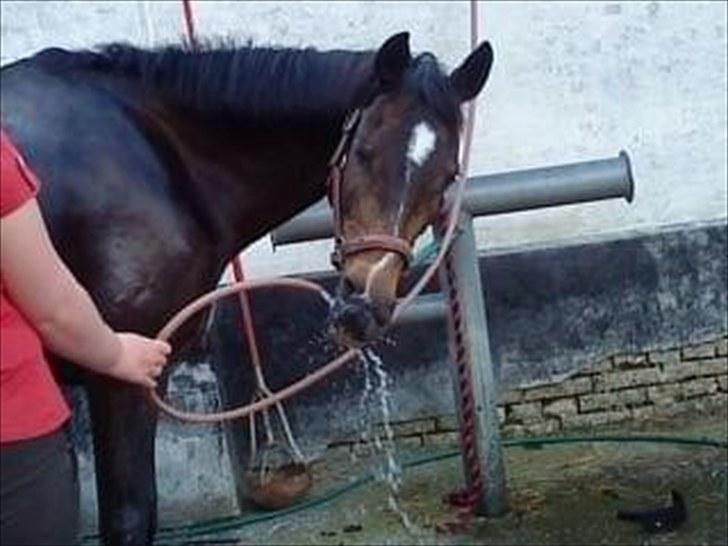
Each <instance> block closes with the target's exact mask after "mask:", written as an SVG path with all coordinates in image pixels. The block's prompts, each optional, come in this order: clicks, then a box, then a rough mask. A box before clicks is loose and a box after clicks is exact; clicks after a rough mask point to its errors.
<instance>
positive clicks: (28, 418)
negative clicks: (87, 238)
mask: <svg viewBox="0 0 728 546" xmlns="http://www.w3.org/2000/svg"><path fill="white" fill-rule="evenodd" d="M0 135H1V136H0V148H1V149H2V154H1V155H0V157H1V158H2V161H0V166H1V169H2V170H1V171H0V172H1V173H2V174H1V175H0V184H1V186H0V187H1V188H2V191H0V216H2V217H3V218H4V217H5V216H6V215H8V214H10V213H12V212H13V211H14V210H16V209H17V208H18V207H20V206H21V205H23V204H24V203H26V202H27V201H28V200H30V199H32V198H34V197H35V195H36V194H37V193H38V181H37V179H36V178H35V176H34V175H33V173H32V172H31V171H30V170H29V169H28V167H27V166H26V165H25V162H24V161H23V159H22V157H21V156H20V154H19V153H18V151H17V150H16V149H15V147H14V146H13V144H12V142H11V141H10V138H9V137H8V135H7V134H6V133H5V132H4V131H0ZM69 416H70V411H69V409H68V405H67V404H66V402H65V400H64V398H63V395H62V394H61V390H60V388H59V387H58V385H57V384H56V382H55V380H54V379H53V375H52V374H51V370H50V368H49V366H48V362H47V361H46V359H45V357H44V355H43V346H42V344H41V340H40V337H39V335H38V333H37V332H36V331H35V329H34V328H33V327H32V326H31V325H30V323H29V322H28V321H27V320H26V319H25V317H24V316H23V315H22V314H21V312H20V311H19V310H18V308H17V307H16V306H15V305H14V304H13V301H12V300H11V299H10V297H9V296H8V293H7V292H6V291H5V286H4V284H3V282H2V278H1V277H0V443H5V442H13V441H17V440H27V439H30V438H36V437H38V436H43V435H44V434H48V433H50V432H53V431H54V430H56V429H58V428H60V427H61V425H63V423H64V422H65V421H66V420H67V419H68V417H69Z"/></svg>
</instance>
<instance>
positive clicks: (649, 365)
mask: <svg viewBox="0 0 728 546" xmlns="http://www.w3.org/2000/svg"><path fill="white" fill-rule="evenodd" d="M501 400H502V402H501V404H500V405H499V407H498V415H499V418H500V423H501V431H502V433H503V436H504V437H516V436H526V435H545V434H552V433H558V432H560V431H570V430H578V429H583V428H592V427H598V426H602V425H610V424H614V423H623V422H626V421H644V420H647V419H651V418H669V417H671V416H675V415H677V414H683V413H689V412H697V411H705V410H707V411H710V410H714V409H717V408H721V407H722V408H725V407H726V404H727V402H728V335H726V336H723V337H721V338H718V339H715V340H713V341H709V342H706V343H701V344H699V345H692V346H686V347H682V348H674V349H670V350H666V351H649V352H644V353H637V354H618V355H613V356H610V357H608V358H605V359H603V360H600V361H598V362H594V363H592V364H591V365H589V366H587V367H586V368H584V369H583V370H581V371H580V372H579V373H578V374H576V375H574V376H573V377H571V378H569V379H567V380H565V381H563V382H560V383H558V384H549V385H539V386H536V387H529V388H516V389H511V390H508V391H506V392H504V393H502V396H501ZM392 429H393V431H394V435H395V437H396V438H397V440H398V442H401V443H403V444H405V445H423V444H456V443H457V441H458V424H457V419H456V418H455V416H454V415H445V416H438V417H428V418H425V419H417V420H413V421H406V422H398V423H392ZM354 445H356V440H353V439H350V438H343V439H339V440H337V441H335V442H332V444H331V445H330V447H331V448H336V449H351V447H352V446H354Z"/></svg>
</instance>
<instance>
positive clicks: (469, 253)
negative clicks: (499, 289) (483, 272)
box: [440, 213, 507, 516]
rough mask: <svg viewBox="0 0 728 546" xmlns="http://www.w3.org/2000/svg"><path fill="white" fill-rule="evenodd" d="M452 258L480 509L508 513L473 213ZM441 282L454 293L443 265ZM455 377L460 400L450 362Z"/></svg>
mask: <svg viewBox="0 0 728 546" xmlns="http://www.w3.org/2000/svg"><path fill="white" fill-rule="evenodd" d="M450 252H451V259H452V264H453V266H454V270H455V276H454V277H455V283H456V286H455V287H454V288H455V289H456V292H457V294H458V301H459V304H460V315H461V317H462V321H463V324H464V329H465V336H464V340H462V343H465V344H466V348H465V349H466V354H467V355H468V358H469V360H470V374H471V384H472V389H473V398H474V400H473V401H474V403H475V430H476V445H477V453H478V464H479V465H480V470H481V475H482V478H483V486H484V495H483V504H482V506H479V507H477V512H478V513H480V514H483V515H488V516H499V515H502V514H504V513H505V512H506V510H507V503H506V479H505V465H504V462H503V449H502V445H501V439H500V430H499V424H498V411H497V404H498V385H497V384H496V378H495V373H494V371H493V362H492V360H491V354H490V342H489V339H488V324H487V320H486V312H485V304H484V299H483V291H482V285H481V278H480V270H479V267H478V256H477V249H476V246H475V235H474V232H473V220H472V217H471V216H470V214H468V213H462V214H461V215H460V219H459V223H458V233H457V236H456V237H455V239H454V240H453V243H452V248H451V250H450ZM440 284H441V286H442V287H443V288H444V289H445V290H446V291H447V292H448V293H450V291H451V288H452V287H451V286H449V279H448V276H447V274H446V271H445V268H444V267H441V268H440ZM448 320H449V323H450V327H449V328H448V331H449V337H450V347H451V350H452V352H453V353H454V352H455V349H456V345H455V344H456V336H455V331H454V328H453V317H452V316H449V319H448ZM450 368H451V370H452V377H453V388H454V390H455V400H456V401H457V400H461V399H462V392H461V383H460V380H459V377H458V372H457V368H456V366H455V365H454V364H453V365H451V366H450ZM456 405H457V406H458V419H459V421H460V426H461V428H462V426H463V421H462V415H461V412H460V408H459V405H460V404H456ZM463 457H464V459H463V461H464V463H465V464H464V467H465V473H466V478H467V480H468V482H469V483H468V485H471V484H472V476H471V475H470V468H469V466H470V465H469V464H468V463H467V461H466V460H465V453H463Z"/></svg>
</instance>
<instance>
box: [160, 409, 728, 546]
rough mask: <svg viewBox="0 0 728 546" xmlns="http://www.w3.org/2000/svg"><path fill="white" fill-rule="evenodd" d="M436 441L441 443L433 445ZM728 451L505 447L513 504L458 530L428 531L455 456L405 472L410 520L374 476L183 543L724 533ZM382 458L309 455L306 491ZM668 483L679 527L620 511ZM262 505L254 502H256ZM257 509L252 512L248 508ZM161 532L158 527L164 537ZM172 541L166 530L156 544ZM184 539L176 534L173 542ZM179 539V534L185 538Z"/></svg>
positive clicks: (406, 455) (662, 497)
mask: <svg viewBox="0 0 728 546" xmlns="http://www.w3.org/2000/svg"><path fill="white" fill-rule="evenodd" d="M725 419H726V415H725V412H721V414H720V415H714V416H712V417H704V416H701V417H696V416H692V417H691V418H690V419H682V420H670V421H668V422H663V423H659V422H652V423H648V424H644V425H642V426H641V428H642V429H643V430H639V429H637V428H636V427H635V425H632V428H631V429H630V430H624V429H622V430H619V429H601V430H599V431H593V432H595V433H597V434H603V433H637V432H648V431H649V432H655V433H660V432H661V433H666V434H672V435H684V436H691V437H696V436H697V437H700V436H706V437H711V438H723V439H726V420H725ZM440 452H443V449H442V448H441V449H440ZM434 453H436V452H435V451H434V450H433V449H432V448H429V449H428V448H419V449H417V448H407V449H404V448H402V449H400V450H399V451H398V458H399V460H400V462H401V461H407V460H412V459H414V458H417V457H422V456H426V455H432V454H434ZM726 455H727V452H726V450H723V449H717V448H703V447H689V446H687V447H686V446H674V445H666V444H641V443H640V444H596V443H587V444H570V445H558V446H545V447H543V448H542V449H526V448H522V447H513V448H508V449H507V450H506V464H507V470H508V485H509V491H510V507H511V510H510V512H509V513H508V514H507V515H506V516H504V517H502V518H498V519H484V518H479V519H476V520H475V521H474V524H473V525H472V528H471V529H469V530H468V531H467V532H465V533H464V534H459V535H444V534H439V533H437V532H435V531H434V528H435V526H436V525H437V524H438V523H442V522H444V521H446V520H448V519H449V518H451V517H452V514H453V512H452V510H451V509H450V508H449V507H448V506H446V505H445V504H443V502H442V496H443V494H445V493H447V492H448V491H451V490H453V489H454V488H456V487H457V486H458V485H460V484H461V483H462V468H461V462H460V458H459V457H451V458H448V459H444V460H441V461H438V462H434V463H431V464H427V465H422V466H418V467H416V468H408V469H405V471H404V476H403V485H402V489H401V491H400V495H399V505H400V507H401V509H402V510H403V511H404V512H405V513H406V514H407V517H408V518H409V520H410V521H411V522H412V524H413V525H412V528H411V529H409V530H408V529H407V528H405V526H404V525H403V524H402V521H401V517H400V516H399V515H397V514H396V513H395V512H394V511H393V510H392V509H391V508H390V507H389V506H388V497H389V492H390V490H389V488H388V486H387V485H386V483H383V482H379V483H377V482H371V483H369V484H367V485H364V486H362V487H358V488H355V489H353V490H351V491H349V492H347V493H345V494H343V495H341V496H339V497H337V498H335V499H333V500H331V501H329V502H327V503H324V504H321V505H318V506H314V507H310V508H308V509H305V510H302V511H299V512H296V513H294V514H289V515H284V516H280V517H275V518H273V519H270V520H268V521H265V522H261V523H255V524H250V525H246V526H243V527H240V528H238V529H234V530H230V531H227V532H225V533H220V534H217V535H208V536H207V537H196V538H194V539H190V540H188V541H187V543H195V541H197V542H196V543H206V544H207V543H212V542H213V541H217V542H223V543H230V544H331V545H333V544H337V545H339V544H352V545H354V544H413V543H417V544H654V545H673V544H674V545H677V544H711V545H712V544H728V539H727V538H726V537H728V519H727V517H726V513H727V509H728V500H727V497H726V487H727V485H728V479H727V475H728V462H727V459H726ZM377 461H381V457H380V458H379V459H377V458H376V457H374V458H371V457H359V458H357V460H356V461H352V460H351V459H350V457H349V456H347V455H338V456H335V457H330V458H328V459H327V460H324V461H320V462H318V463H316V464H315V465H314V472H315V476H316V485H315V486H314V489H313V490H312V491H311V493H310V495H309V497H308V499H307V500H310V499H312V498H314V499H315V498H317V497H318V496H319V495H322V494H325V493H326V492H329V491H332V490H335V489H337V487H339V486H341V485H342V484H346V483H348V482H350V481H352V479H353V478H355V477H359V476H362V475H366V474H369V473H371V472H372V468H373V465H375V464H376V463H377ZM670 489H677V490H679V491H680V492H681V493H682V494H683V496H684V498H685V500H686V502H687V505H688V513H689V516H688V520H687V522H686V523H685V524H684V525H683V526H682V527H681V528H679V529H678V530H677V531H674V532H671V533H665V534H660V535H651V536H647V535H644V534H642V532H641V531H640V529H639V528H638V527H636V526H635V525H633V524H630V523H626V522H622V521H618V520H617V519H616V517H615V513H616V510H617V509H619V508H630V507H642V506H651V505H661V504H663V503H665V502H667V498H668V497H667V496H668V494H669V490H670ZM258 514H260V513H258ZM248 515H250V516H253V517H255V515H256V514H255V513H254V512H253V513H250V514H248ZM160 538H161V537H160ZM165 543H167V542H166V541H165V540H164V539H163V538H162V540H160V544H165ZM176 543H177V544H179V543H180V542H176ZM182 543H184V542H182Z"/></svg>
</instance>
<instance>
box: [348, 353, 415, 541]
mask: <svg viewBox="0 0 728 546" xmlns="http://www.w3.org/2000/svg"><path fill="white" fill-rule="evenodd" d="M360 361H361V365H362V369H363V371H364V389H363V392H362V396H361V398H360V399H359V415H360V425H361V428H360V430H361V435H360V441H361V442H362V443H365V444H368V445H370V446H373V447H374V455H375V462H374V468H375V476H376V478H377V480H378V481H380V482H383V483H385V484H386V486H387V488H388V489H389V495H388V498H387V503H388V505H389V508H390V509H391V510H392V511H393V512H394V513H395V514H397V516H398V517H399V519H400V521H401V522H402V525H403V526H404V528H405V529H407V531H409V532H410V533H412V534H417V533H416V532H417V528H416V527H415V525H413V524H412V521H411V519H410V517H409V516H408V515H407V513H406V512H405V511H404V510H403V509H402V507H401V506H400V504H399V500H398V499H399V492H400V488H401V486H402V467H401V466H400V464H399V462H398V461H397V450H396V446H395V442H394V432H393V431H392V426H391V424H390V398H391V391H390V379H389V376H388V375H387V371H386V370H385V368H384V364H383V363H382V359H381V358H380V357H379V355H377V354H376V353H375V352H374V351H373V350H372V349H371V348H366V349H364V350H363V351H362V352H361V356H360ZM377 421H379V422H380V423H379V424H378V423H377ZM380 425H381V426H380Z"/></svg>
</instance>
